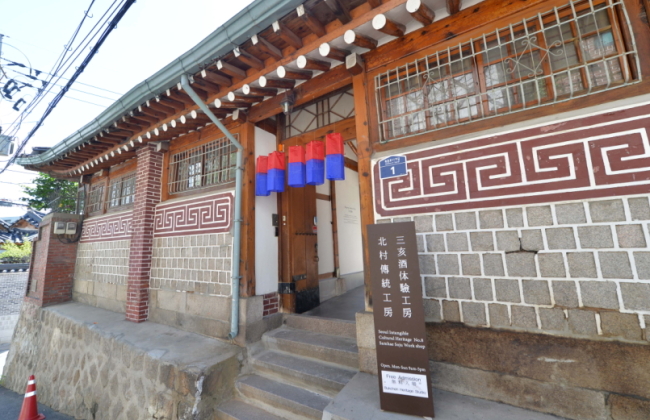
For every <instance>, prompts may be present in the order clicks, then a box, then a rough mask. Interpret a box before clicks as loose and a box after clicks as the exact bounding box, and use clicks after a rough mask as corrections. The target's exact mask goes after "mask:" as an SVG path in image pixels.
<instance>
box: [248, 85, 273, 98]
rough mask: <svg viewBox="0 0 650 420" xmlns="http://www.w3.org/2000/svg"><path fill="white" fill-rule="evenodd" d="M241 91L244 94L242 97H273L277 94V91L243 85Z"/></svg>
mask: <svg viewBox="0 0 650 420" xmlns="http://www.w3.org/2000/svg"><path fill="white" fill-rule="evenodd" d="M241 90H242V92H244V95H259V96H275V95H277V94H278V90H277V89H273V88H263V87H256V86H251V85H244V86H242V88H241Z"/></svg>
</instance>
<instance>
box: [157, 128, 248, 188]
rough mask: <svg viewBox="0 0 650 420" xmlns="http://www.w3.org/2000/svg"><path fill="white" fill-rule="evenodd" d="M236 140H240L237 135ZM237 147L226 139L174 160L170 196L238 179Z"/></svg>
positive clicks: (208, 144)
mask: <svg viewBox="0 0 650 420" xmlns="http://www.w3.org/2000/svg"><path fill="white" fill-rule="evenodd" d="M235 137H237V138H239V136H238V135H237V134H235ZM236 161H237V148H236V147H235V146H233V145H232V144H231V143H230V140H228V139H227V138H226V137H223V138H220V139H218V140H215V141H212V142H210V143H207V144H204V145H202V146H198V147H195V148H193V149H189V150H185V151H183V152H180V153H176V154H175V155H172V157H171V164H170V168H169V169H170V170H169V182H168V184H169V192H170V193H171V194H174V193H178V192H182V191H187V190H192V189H198V188H205V187H209V186H212V185H219V184H225V183H228V182H230V181H233V180H234V179H235V165H236Z"/></svg>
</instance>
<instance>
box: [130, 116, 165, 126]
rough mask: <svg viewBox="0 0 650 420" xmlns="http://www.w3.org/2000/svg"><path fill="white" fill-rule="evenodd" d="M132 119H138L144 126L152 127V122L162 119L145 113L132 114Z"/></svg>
mask: <svg viewBox="0 0 650 420" xmlns="http://www.w3.org/2000/svg"><path fill="white" fill-rule="evenodd" d="M131 119H132V120H134V121H137V122H138V123H140V124H141V125H142V126H143V127H145V128H147V127H150V126H151V124H156V123H157V122H159V121H160V119H159V118H155V117H151V116H149V115H146V114H144V113H141V114H137V115H135V114H134V115H132V116H131Z"/></svg>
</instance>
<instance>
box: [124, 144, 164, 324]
mask: <svg viewBox="0 0 650 420" xmlns="http://www.w3.org/2000/svg"><path fill="white" fill-rule="evenodd" d="M136 153H137V158H138V161H137V172H136V180H135V204H134V207H133V236H132V238H131V249H130V252H129V283H128V289H127V296H126V319H127V320H128V321H133V322H144V321H146V320H147V318H148V316H149V276H150V273H151V255H152V251H153V231H154V228H153V225H154V216H155V213H156V204H158V203H159V202H160V198H161V197H160V188H161V179H162V162H163V155H162V153H160V152H156V151H155V146H154V145H152V144H148V145H146V146H143V147H142V148H140V149H138V151H137V152H136Z"/></svg>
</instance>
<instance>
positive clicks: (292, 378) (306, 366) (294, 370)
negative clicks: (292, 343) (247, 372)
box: [252, 350, 357, 397]
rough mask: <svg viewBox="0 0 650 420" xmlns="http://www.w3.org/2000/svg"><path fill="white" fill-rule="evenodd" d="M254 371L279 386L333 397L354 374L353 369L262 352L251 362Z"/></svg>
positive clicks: (281, 353) (283, 354)
mask: <svg viewBox="0 0 650 420" xmlns="http://www.w3.org/2000/svg"><path fill="white" fill-rule="evenodd" d="M252 364H253V367H254V368H255V369H257V370H259V371H260V372H262V373H266V374H268V375H270V376H272V377H274V378H278V379H280V381H282V382H290V383H292V384H294V385H297V386H299V387H303V386H304V387H307V388H308V389H310V390H312V391H315V392H318V393H323V394H325V395H328V396H330V397H333V396H335V395H336V394H337V393H338V392H339V391H340V390H341V389H342V388H343V387H344V386H345V384H347V383H348V381H349V380H350V379H352V377H353V376H354V375H355V374H356V373H357V370H355V369H349V368H345V367H341V366H335V365H331V364H328V363H325V362H320V361H317V360H313V359H308V358H304V357H299V356H293V355H291V354H288V353H284V352H281V351H277V350H265V351H263V352H261V353H259V354H258V355H256V356H255V357H253V359H252Z"/></svg>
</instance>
